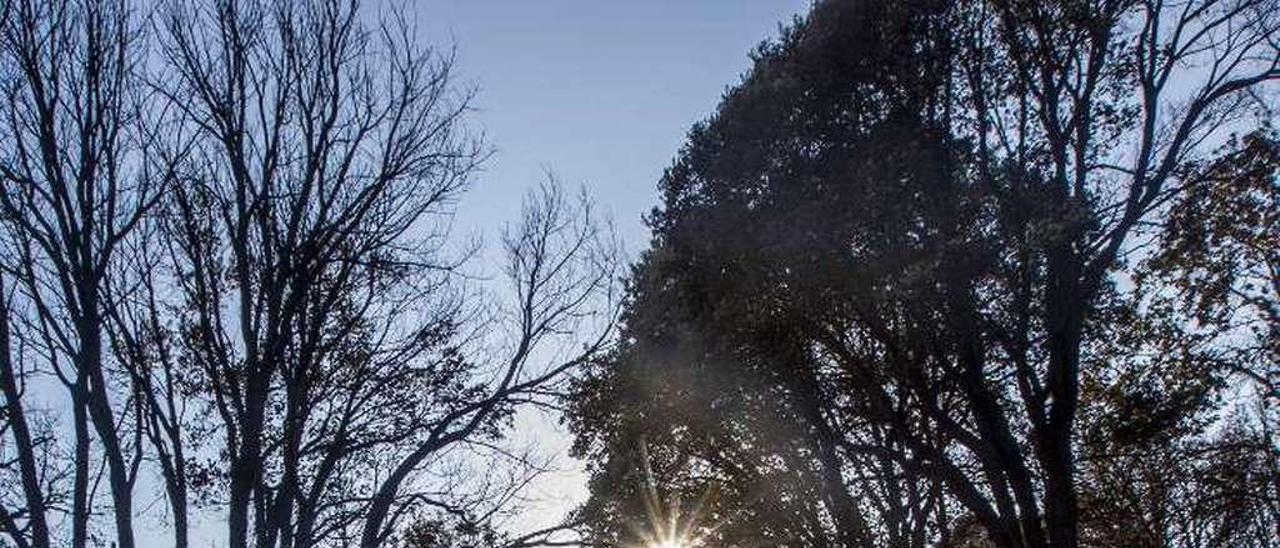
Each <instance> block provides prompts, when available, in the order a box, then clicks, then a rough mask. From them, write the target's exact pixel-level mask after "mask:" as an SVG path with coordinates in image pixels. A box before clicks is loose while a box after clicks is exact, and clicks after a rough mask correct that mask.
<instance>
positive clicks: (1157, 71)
mask: <svg viewBox="0 0 1280 548" xmlns="http://www.w3.org/2000/svg"><path fill="white" fill-rule="evenodd" d="M1278 44H1280V9H1278V8H1277V6H1276V4H1274V3H1272V2H1264V1H1247V0H1246V1H1228V2H1218V1H1211V0H1207V1H1192V2H1176V3H1175V2H1159V1H1155V2H1123V1H1121V2H1110V1H1103V2H1041V1H1038V2H962V3H948V2H904V3H898V2H874V1H856V0H850V1H826V2H818V3H817V4H816V5H815V6H814V8H813V10H812V11H811V12H810V13H809V15H808V16H807V17H805V18H804V19H802V20H798V21H796V22H795V23H794V24H793V25H791V26H790V27H788V28H787V29H786V30H785V31H784V32H783V34H782V36H781V37H780V38H778V39H777V40H775V41H772V42H768V43H766V44H765V45H763V46H761V48H760V49H759V50H758V51H757V52H756V56H755V64H754V67H753V68H752V70H751V71H750V72H749V73H748V74H747V75H746V76H745V77H744V78H743V81H742V82H741V83H740V84H739V85H737V86H736V87H734V88H732V89H731V90H729V91H728V92H727V93H726V95H725V97H724V98H723V101H722V102H721V104H720V107H719V109H718V110H717V112H716V113H715V115H714V116H712V117H711V118H710V119H709V120H707V121H706V122H704V123H701V124H698V125H696V126H695V127H694V128H693V129H692V130H691V131H690V133H689V137H688V141H687V144H686V145H685V147H684V148H683V149H682V150H681V152H680V154H679V155H678V156H677V158H676V160H675V162H674V163H673V165H672V166H671V167H670V168H669V169H668V170H667V172H666V174H665V176H664V177H663V179H662V181H661V183H660V188H661V190H662V192H663V199H662V203H661V205H660V206H659V207H658V208H657V209H655V210H654V212H653V214H652V215H651V216H650V218H649V219H648V221H649V225H650V226H651V228H652V230H653V240H652V245H651V247H650V249H649V250H648V251H647V252H646V253H645V255H644V256H643V258H642V259H641V260H640V262H639V263H638V264H637V265H636V266H635V268H634V271H633V276H632V278H631V280H630V293H629V298H628V303H627V310H626V313H625V317H624V328H623V333H622V336H621V340H622V341H623V343H622V345H621V346H620V348H619V349H618V350H617V351H616V352H615V353H613V354H612V357H611V359H610V360H608V361H606V362H604V363H602V364H600V365H597V366H593V367H592V368H590V369H589V370H588V372H587V373H586V374H585V375H583V376H581V377H580V378H579V382H578V397H577V399H576V400H575V402H574V409H573V412H572V415H571V420H572V424H573V425H574V427H575V429H576V431H577V433H578V442H577V446H576V448H577V451H578V454H579V455H581V456H584V457H586V458H587V459H588V462H591V463H593V466H592V471H593V477H592V480H591V489H592V498H591V499H590V500H589V501H588V502H587V503H586V505H584V506H583V507H582V508H581V509H580V512H581V515H582V516H583V518H584V521H585V523H586V524H587V527H586V529H587V531H586V534H587V536H588V538H590V539H591V541H593V542H597V543H600V544H603V545H608V546H625V545H629V544H628V543H638V542H639V543H643V542H649V543H653V542H655V541H654V540H652V539H653V538H655V537H656V538H659V539H666V538H669V537H677V540H678V541H680V542H684V543H686V544H689V545H695V546H832V547H835V546H894V547H899V546H902V547H907V546H913V547H914V546H920V547H923V546H1001V547H1014V546H1017V547H1024V546H1025V547H1030V546H1061V547H1067V546H1258V547H1261V546H1274V545H1275V543H1276V542H1277V539H1280V519H1278V518H1280V513H1277V508H1278V507H1277V505H1276V502H1277V500H1280V498H1278V497H1280V491H1277V488H1280V481H1278V480H1280V473H1278V472H1280V460H1278V458H1277V455H1278V454H1280V452H1278V451H1277V449H1278V448H1280V445H1277V441H1278V440H1277V438H1276V434H1275V432H1276V427H1277V426H1280V424H1278V423H1277V422H1276V418H1277V415H1276V413H1277V410H1276V407H1275V406H1276V405H1277V403H1280V402H1278V401H1277V399H1276V382H1277V375H1278V374H1280V373H1278V371H1277V368H1276V363H1277V357H1278V355H1277V347H1276V333H1277V331H1276V329H1277V325H1280V324H1277V322H1276V318H1277V316H1276V307H1277V305H1278V303H1280V301H1278V300H1277V298H1278V296H1280V292H1278V291H1277V288H1278V287H1280V286H1277V285H1276V283H1277V279H1278V277H1277V264H1278V263H1277V249H1278V248H1277V242H1280V233H1278V232H1277V224H1276V219H1277V214H1280V210H1278V209H1277V204H1278V203H1280V202H1277V196H1278V194H1277V193H1278V192H1280V186H1278V185H1280V178H1278V177H1280V172H1278V171H1277V167H1278V166H1277V163H1276V161H1277V159H1278V158H1280V156H1278V153H1280V141H1278V140H1277V135H1276V133H1275V131H1274V130H1273V129H1271V126H1270V125H1269V124H1270V122H1271V115H1272V112H1271V110H1270V109H1271V108H1272V107H1273V106H1274V104H1275V95H1274V91H1275V89H1274V86H1273V84H1272V82H1273V81H1274V80H1276V79H1278V78H1280V47H1278ZM655 529H657V531H655Z"/></svg>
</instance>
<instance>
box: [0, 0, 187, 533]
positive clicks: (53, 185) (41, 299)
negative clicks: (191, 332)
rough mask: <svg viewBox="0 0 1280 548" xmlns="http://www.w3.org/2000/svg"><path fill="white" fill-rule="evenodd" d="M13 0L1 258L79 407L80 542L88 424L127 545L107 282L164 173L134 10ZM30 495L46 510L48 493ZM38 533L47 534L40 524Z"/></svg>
mask: <svg viewBox="0 0 1280 548" xmlns="http://www.w3.org/2000/svg"><path fill="white" fill-rule="evenodd" d="M6 8H7V12H8V13H7V15H8V18H7V20H6V21H5V24H4V27H3V33H2V35H0V38H2V40H3V42H2V44H0V51H2V52H3V56H4V57H3V63H4V71H5V79H4V82H3V93H4V101H5V103H4V131H5V135H4V137H5V145H4V149H3V157H2V158H0V181H2V182H3V185H4V191H3V197H2V198H0V207H2V208H3V216H4V223H5V229H6V238H5V242H4V244H5V246H6V250H5V251H6V258H7V262H6V264H5V265H4V270H5V271H6V273H7V274H8V275H9V276H10V277H11V278H12V279H13V280H15V281H16V285H17V287H18V288H19V290H20V295H21V298H22V299H23V301H24V302H26V303H28V304H29V307H28V308H29V309H30V310H31V311H32V314H33V315H34V320H32V322H31V323H32V328H31V329H30V330H25V333H27V335H28V336H30V337H31V338H32V340H37V341H39V342H40V343H41V346H42V347H43V348H41V349H40V351H41V352H43V353H44V354H45V355H46V356H47V358H48V359H49V362H50V364H51V369H52V370H53V372H54V373H55V374H56V376H57V377H58V379H59V380H60V381H61V382H62V383H63V385H64V386H65V387H66V390H67V392H68V395H69V400H70V402H71V407H72V410H73V413H72V424H73V427H74V429H75V431H76V441H75V454H74V457H73V458H74V462H75V464H74V468H75V471H74V475H75V479H74V488H73V491H74V492H73V495H72V499H73V501H72V510H71V514H72V518H71V519H72V523H73V527H72V528H73V534H72V545H73V546H84V545H85V543H86V541H87V528H88V521H89V516H90V512H91V510H90V508H89V479H90V478H89V474H90V470H89V465H90V462H89V459H90V436H91V435H92V436H93V437H94V438H95V439H96V441H97V444H98V445H99V446H100V447H101V450H102V455H103V457H104V458H105V460H106V463H107V479H108V486H109V490H110V494H111V502H112V511H111V514H112V515H113V517H114V520H115V530H116V538H117V542H118V544H119V545H120V546H121V547H122V548H132V546H134V536H133V493H132V491H133V485H134V481H135V479H136V478H137V473H138V468H139V464H140V460H141V458H142V455H141V447H140V446H138V444H137V441H136V439H130V437H129V436H128V434H127V432H126V431H122V430H121V429H120V428H119V425H118V422H117V421H119V420H120V419H121V417H122V416H123V415H126V414H128V412H129V411H128V406H127V405H124V404H123V402H121V401H119V400H117V399H116V398H117V397H118V394H116V393H115V387H114V386H113V379H112V374H111V371H110V370H109V368H108V367H107V365H106V360H104V352H103V344H104V340H103V329H104V323H105V320H104V310H103V309H104V297H103V287H104V284H105V281H104V280H105V278H106V276H107V271H108V269H109V268H111V266H112V264H113V261H115V259H116V256H117V250H118V248H119V247H120V245H121V243H122V242H123V241H125V240H126V239H127V238H129V237H130V234H131V232H132V231H133V230H134V228H135V227H136V226H137V225H138V223H139V221H140V220H141V219H142V218H143V216H144V215H145V214H146V212H147V211H148V209H149V208H150V207H151V205H152V204H154V203H155V201H156V199H157V197H158V195H159V192H158V190H159V188H160V186H161V184H162V182H161V179H160V178H157V177H150V176H143V175H142V173H143V171H144V170H143V169H142V168H140V167H139V166H140V164H141V163H143V162H140V161H139V158H141V157H143V155H144V154H145V152H144V151H145V150H146V149H147V148H148V147H149V146H151V143H150V142H149V141H148V138H149V136H148V135H147V134H146V132H144V131H140V130H139V127H138V121H139V111H140V109H142V108H143V107H144V105H145V104H146V96H145V94H144V93H143V90H142V87H141V86H140V79H139V78H138V63H139V59H140V54H139V41H140V40H141V33H140V30H139V25H138V20H137V18H136V17H135V15H134V13H133V12H132V8H131V6H130V5H129V4H128V3H126V2H79V1H58V2H13V3H7V4H6ZM9 310H10V311H12V308H11V309H9ZM9 319H10V320H11V324H12V319H13V316H10V318H9ZM10 396H14V394H10ZM9 404H10V405H11V406H12V405H15V404H16V402H14V401H10V402H9ZM90 428H91V429H92V434H91V433H90ZM24 445H25V444H24ZM24 452H25V450H24ZM33 495H34V492H31V493H29V496H33ZM28 504H30V505H31V507H32V508H33V509H36V510H37V511H39V510H44V509H45V505H44V504H42V502H41V501H39V500H35V499H33V500H31V501H29V502H28ZM33 527H40V528H43V526H37V525H36V524H35V523H33ZM35 534H36V537H37V539H38V540H37V542H40V543H44V542H48V540H47V539H44V538H42V537H43V536H44V532H43V531H41V532H38V533H35Z"/></svg>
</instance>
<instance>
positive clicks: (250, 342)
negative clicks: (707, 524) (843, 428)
mask: <svg viewBox="0 0 1280 548" xmlns="http://www.w3.org/2000/svg"><path fill="white" fill-rule="evenodd" d="M0 16H2V17H3V28H2V30H3V32H2V33H0V37H2V41H0V52H2V53H3V61H2V65H0V66H2V67H3V68H2V69H0V70H2V71H3V73H2V75H0V89H2V90H3V107H2V108H3V116H2V117H3V119H4V122H3V137H2V139H3V143H4V144H3V147H2V152H0V179H2V181H3V187H4V191H3V196H2V198H0V206H2V209H0V218H2V219H3V225H2V226H3V229H2V230H3V232H2V233H0V259H2V263H3V267H2V268H0V283H2V284H3V289H2V291H3V298H2V299H0V303H2V306H3V310H2V311H3V315H2V316H3V317H2V319H0V321H2V322H3V323H0V346H2V347H3V348H0V388H2V389H3V393H4V404H5V407H4V414H3V418H4V422H3V430H4V437H5V441H4V443H3V444H0V452H2V453H3V470H2V473H3V477H4V479H3V483H2V485H3V492H2V493H0V505H2V508H0V519H3V522H2V523H0V525H2V526H3V531H4V535H5V540H4V543H5V544H6V545H13V546H18V547H22V548H26V547H32V548H45V547H50V546H74V547H82V546H106V545H111V546H119V547H120V548H131V547H134V546H139V545H140V544H142V543H141V541H140V540H139V539H140V534H141V527H143V526H144V524H145V525H146V526H147V527H148V530H151V531H154V530H155V529H156V527H154V522H163V524H164V527H163V529H162V530H164V531H168V532H169V533H170V534H171V538H169V539H166V540H167V542H172V544H173V545H174V546H176V547H185V546H192V545H205V544H208V543H209V542H215V543H216V544H218V545H228V546H233V547H247V546H257V547H266V546H280V547H295V548H302V547H306V546H339V545H341V546H349V545H359V546H383V545H397V544H400V543H401V542H402V541H403V540H404V539H405V538H406V536H407V535H408V536H410V537H413V538H417V539H421V538H422V535H421V534H417V535H416V536H414V533H415V532H420V531H422V530H424V528H428V529H431V530H432V531H434V532H435V533H434V534H436V535H437V536H440V537H444V536H447V535H450V534H452V533H450V531H455V530H456V531H463V532H464V533H465V534H466V535H472V536H475V535H483V536H484V538H486V539H488V540H486V541H485V542H483V543H482V544H484V545H497V544H498V543H499V542H503V539H504V538H505V537H504V535H503V534H502V533H501V532H500V531H497V530H496V528H495V520H497V519H498V518H500V517H501V516H503V515H505V513H507V512H510V511H512V509H513V505H512V501H513V499H514V494H516V493H518V491H519V489H520V488H521V487H522V486H523V485H524V484H525V483H526V482H527V481H528V480H529V478H530V477H531V476H533V475H535V474H537V473H539V471H540V469H541V468H540V464H539V463H538V462H537V459H536V458H535V456H533V455H529V454H522V453H520V452H518V451H515V450H512V449H511V448H508V447H506V446H504V445H503V444H502V442H501V440H502V438H503V436H504V435H505V433H506V431H507V429H508V428H509V425H510V421H511V418H512V416H513V414H514V413H516V412H517V411H518V410H519V409H522V408H537V407H544V406H550V405H553V404H554V403H555V397H556V395H557V394H558V393H560V391H561V390H560V388H561V387H562V386H563V382H564V380H565V374H566V373H567V372H568V371H569V370H570V369H572V368H574V367H576V366H578V365H580V364H581V363H583V362H584V361H586V360H588V359H591V358H592V357H593V356H595V355H597V354H598V353H600V352H601V351H602V350H603V349H604V348H605V347H606V346H607V345H608V344H610V342H611V339H610V338H609V334H610V333H611V332H612V331H611V326H612V324H613V321H614V318H615V317H616V299H614V298H613V290H614V285H615V282H616V280H617V278H618V273H617V272H616V261H617V258H618V256H617V251H616V247H615V246H616V243H615V241H614V239H613V236H612V233H611V231H610V230H609V226H608V223H607V222H606V220H605V219H603V218H601V217H600V215H599V214H598V213H596V212H595V208H594V206H593V205H592V204H591V202H590V200H589V199H587V198H586V197H581V196H575V195H573V194H572V193H569V192H567V191H566V190H565V189H564V188H563V187H562V185H559V184H558V183H556V182H555V181H553V180H552V181H547V182H545V183H543V184H541V185H539V186H536V187H535V188H534V189H533V190H531V191H530V193H529V194H528V195H527V196H524V197H523V199H524V200H525V207H524V210H523V215H522V217H521V218H519V219H516V220H515V221H514V222H512V223H511V224H510V225H509V226H508V227H507V228H506V231H505V233H504V236H503V238H502V241H501V244H502V245H501V252H502V254H503V255H504V256H505V264H506V265H507V266H506V267H505V269H504V270H502V271H501V272H499V273H498V274H500V275H501V276H500V278H499V279H505V280H506V281H507V283H506V284H505V286H503V288H502V289H494V290H487V289H484V288H483V287H482V285H481V284H478V283H477V282H475V280H476V278H477V276H478V275H482V274H483V273H481V272H479V271H475V270H473V269H472V267H471V265H472V264H473V263H474V262H475V261H474V260H473V257H474V256H475V255H476V253H477V252H478V251H479V248H478V247H477V244H476V243H475V242H471V241H469V240H467V239H464V238H458V237H456V236H454V235H453V234H452V230H451V226H452V222H453V215H454V205H455V203H456V202H457V199H458V198H459V196H460V194H461V193H463V192H465V191H466V190H467V188H468V187H469V185H470V184H471V182H472V180H473V179H474V174H475V172H476V171H477V169H478V167H479V166H480V165H481V164H482V163H483V162H484V161H485V160H486V158H487V156H488V154H489V151H490V149H489V147H488V145H486V144H485V143H484V141H483V140H482V139H481V137H480V136H479V134H477V133H475V132H474V131H472V130H471V129H470V128H469V127H468V123H467V117H468V113H469V112H470V110H471V107H470V101H471V98H472V95H473V91H472V90H471V89H470V88H469V87H467V86H466V85H463V84H460V83H458V82H455V81H454V78H453V75H452V74H453V73H452V66H453V58H452V57H451V54H450V53H449V52H448V51H441V50H436V49H431V48H428V47H425V46H424V45H423V43H422V42H421V41H420V40H418V39H416V38H415V37H414V28H413V26H412V24H411V21H410V19H409V18H408V17H406V16H405V15H404V14H403V13H402V12H401V11H399V10H398V9H382V8H376V9H375V8H371V7H369V6H364V5H362V4H361V3H359V2H347V1H339V0H332V1H319V2H310V1H307V2H203V1H192V2H186V1H173V2H168V1H162V2H132V1H125V0H118V1H108V2H98V1H89V2H85V1H77V0H61V1H53V2H49V1H38V2H31V1H14V2H5V3H4V4H3V11H2V12H0ZM515 199H519V198H515ZM154 500H163V505H162V506H163V507H162V508H161V507H158V506H152V503H151V502H150V501H154ZM143 501H147V502H145V504H147V505H148V507H146V508H144V507H143V504H144V502H143ZM210 514H211V515H213V516H215V517H214V518H213V519H214V520H215V521H216V522H218V523H219V524H220V525H219V528H218V529H219V531H220V533H219V534H218V536H217V538H193V537H192V530H193V527H194V523H195V521H196V520H197V517H198V516H201V515H204V516H208V515H210ZM472 545H475V544H472Z"/></svg>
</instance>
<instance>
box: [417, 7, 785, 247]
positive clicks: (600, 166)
mask: <svg viewBox="0 0 1280 548" xmlns="http://www.w3.org/2000/svg"><path fill="white" fill-rule="evenodd" d="M807 6H808V2H807V0H768V1H766V0H685V1H674V0H659V1H634V2H625V1H604V0H602V1H595V2H591V1H578V0H526V1H516V0H501V1H499V0H425V1H420V2H418V3H416V4H415V9H416V18H417V22H418V23H419V25H420V29H421V30H422V32H423V33H424V36H423V37H422V38H423V39H424V40H426V41H427V42H429V43H436V44H441V43H445V44H447V43H449V42H453V43H455V44H456V45H457V48H458V66H457V68H458V70H459V72H460V77H461V78H460V79H461V80H462V81H467V82H472V83H474V84H476V85H477V86H478V87H479V96H478V98H477V101H476V106H477V107H479V111H478V112H477V113H476V114H475V116H474V118H473V121H475V122H476V123H478V124H479V125H480V126H481V127H483V128H484V130H485V131H486V133H487V135H488V138H489V141H490V143H491V144H492V145H493V146H494V147H495V148H496V150H497V153H496V155H495V156H494V158H493V159H492V161H491V162H490V163H489V164H488V165H487V166H486V172H485V173H483V174H482V175H481V176H480V177H479V178H478V179H477V186H476V187H475V189H474V191H473V192H472V193H471V195H470V196H469V198H468V199H467V200H465V201H464V202H463V208H462V211H461V213H462V215H461V217H460V221H461V223H462V224H463V226H465V227H468V228H476V229H488V228H492V227H495V226H497V225H500V224H501V222H502V221H503V220H506V219H510V218H512V217H513V213H514V212H515V211H516V210H517V208H518V204H519V197H520V195H521V193H522V192H523V189H524V188H526V187H528V186H529V185H531V184H535V183H536V182H537V181H538V180H539V179H540V178H541V177H542V176H543V173H544V172H545V171H546V170H548V169H549V170H551V171H554V172H555V173H557V174H559V175H560V176H561V177H562V178H563V179H564V181H566V182H568V183H570V184H573V185H577V184H585V185H587V187H588V188H589V189H590V191H591V193H592V194H593V195H594V196H595V197H596V198H597V200H598V201H599V202H600V203H601V205H603V206H606V207H607V208H608V209H610V210H611V211H612V213H613V215H614V217H615V220H616V221H617V223H618V227H619V230H620V232H621V234H622V236H623V237H624V238H626V240H627V243H628V245H629V247H630V248H631V249H633V250H635V249H638V248H639V247H641V245H642V244H643V243H644V242H645V241H646V240H647V235H646V233H645V232H644V230H643V228H642V226H641V224H640V215H641V214H642V213H644V212H646V211H647V210H648V209H649V208H650V207H652V206H653V205H654V203H655V200H656V196H657V194H656V191H655V188H656V186H655V185H656V182H657V179H658V177H659V176H660V175H661V173H662V170H663V168H665V167H666V166H667V165H668V164H669V163H670V161H671V159H672V157H673V156H674V154H675V152H676V150H677V149H678V147H679V146H680V144H681V142H682V141H683V139H684V136H685V132H686V131H687V130H688V128H689V126H690V125H691V124H692V123H693V122H695V121H696V120H699V119H701V118H704V117H705V116H707V115H708V114H709V113H710V112H711V111H712V110H713V109H714V108H715V106H716V103H717V102H718V100H719V97H720V94H721V93H722V92H723V91H724V89H725V87H726V86H728V85H730V84H733V83H736V82H737V81H738V77H739V75H741V74H742V72H743V71H744V70H746V68H747V67H748V66H749V60H748V56H747V55H748V53H749V52H750V50H751V49H752V48H753V47H755V45H756V44H758V43H759V42H760V41H761V40H763V39H765V38H768V37H771V36H773V35H775V34H776V31H777V28H778V25H779V23H780V22H784V21H790V19H791V17H792V16H793V15H795V14H797V13H801V12H803V11H804V10H805V8H806V7H807ZM486 231H488V230H486Z"/></svg>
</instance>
